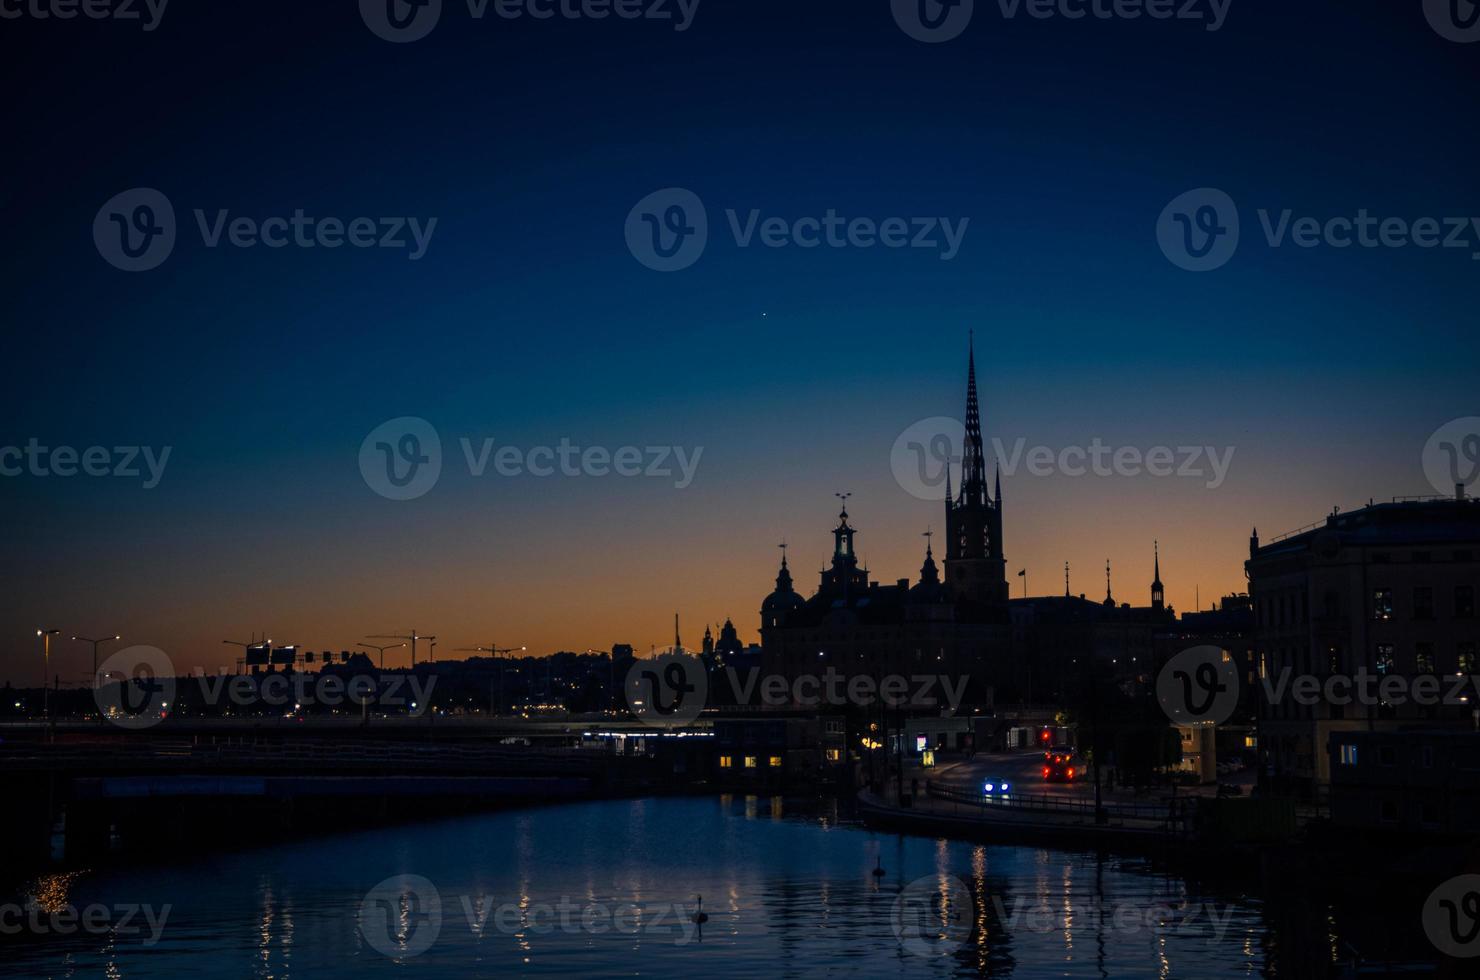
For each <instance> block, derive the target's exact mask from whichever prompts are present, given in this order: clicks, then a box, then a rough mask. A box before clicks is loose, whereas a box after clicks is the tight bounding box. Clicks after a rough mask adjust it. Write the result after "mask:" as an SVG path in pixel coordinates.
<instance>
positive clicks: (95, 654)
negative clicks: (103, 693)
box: [72, 633, 123, 687]
mask: <svg viewBox="0 0 1480 980" xmlns="http://www.w3.org/2000/svg"><path fill="white" fill-rule="evenodd" d="M72 639H74V640H80V641H82V642H83V643H91V644H92V647H93V687H97V686H98V647H99V646H101V645H102V644H104V643H110V642H112V641H113V640H121V639H123V637H121V636H119V635H118V634H116V633H115V634H114V635H113V636H105V637H103V638H101V639H98V640H94V639H93V638H92V637H90V636H74V637H72Z"/></svg>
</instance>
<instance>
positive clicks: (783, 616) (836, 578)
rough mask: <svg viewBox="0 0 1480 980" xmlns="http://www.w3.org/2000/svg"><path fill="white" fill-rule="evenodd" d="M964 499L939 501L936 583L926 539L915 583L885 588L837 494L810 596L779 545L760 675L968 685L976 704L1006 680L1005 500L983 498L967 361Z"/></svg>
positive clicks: (764, 609) (972, 373)
mask: <svg viewBox="0 0 1480 980" xmlns="http://www.w3.org/2000/svg"><path fill="white" fill-rule="evenodd" d="M961 473H962V478H961V488H960V492H959V494H958V495H955V496H953V495H952V493H951V491H950V477H949V472H948V473H947V490H946V500H945V519H946V522H945V523H946V531H945V534H946V539H947V540H946V557H945V569H944V577H942V575H941V569H940V568H939V567H938V566H937V565H936V561H935V553H934V548H933V541H931V535H929V533H927V535H926V546H925V558H924V562H923V564H922V565H921V567H920V578H919V581H918V582H916V583H915V584H913V585H912V584H911V583H910V580H909V579H907V578H901V579H898V580H896V581H895V583H894V584H892V585H882V584H880V583H879V582H877V581H872V580H871V579H870V578H869V573H868V569H866V568H864V567H861V566H860V563H859V560H858V554H857V549H856V546H855V538H856V536H857V534H858V529H857V528H855V527H854V526H853V525H852V524H851V523H850V520H851V519H850V517H849V515H848V510H847V501H846V495H842V496H844V498H845V499H844V506H843V510H842V512H841V513H840V514H839V515H838V524H837V526H836V527H834V528H833V529H832V535H833V553H832V560H831V562H830V563H829V565H828V566H826V567H824V568H823V569H822V571H821V573H820V578H819V582H818V586H817V590H816V591H815V592H814V593H812V595H810V596H805V597H804V596H803V595H802V594H801V593H799V592H797V591H796V589H795V587H794V585H793V582H792V576H791V570H790V568H789V567H788V564H787V558H786V553H785V546H784V545H783V551H782V559H781V568H780V571H779V572H778V573H777V575H776V588H775V589H774V591H772V592H771V594H770V595H769V596H767V597H766V599H765V601H764V602H763V603H762V604H761V653H762V660H763V663H764V667H765V670H766V672H767V673H768V674H779V675H782V676H784V677H786V678H788V679H792V680H794V679H796V678H798V677H801V676H803V675H822V674H825V673H826V672H827V671H829V670H833V671H837V672H838V673H839V674H841V675H843V676H844V677H845V678H852V677H855V676H858V675H867V676H868V677H870V678H873V679H876V680H877V679H878V678H880V677H883V676H886V675H902V676H906V677H908V676H913V675H922V674H930V675H944V676H948V677H950V678H953V679H958V678H959V679H963V680H965V681H966V682H967V685H968V686H967V692H968V694H967V701H968V702H972V703H982V702H984V701H985V700H987V699H988V698H989V695H990V689H991V688H992V687H993V686H994V685H995V684H996V683H999V682H1000V681H1001V680H1002V679H1003V678H1004V677H1005V676H1006V675H1004V674H1003V671H1004V670H1005V668H1006V667H1007V666H1008V660H1009V658H1008V653H1009V649H1010V630H1009V626H1008V612H1007V609H1008V603H1007V588H1008V586H1007V577H1006V568H1007V562H1006V558H1005V557H1004V556H1003V552H1002V489H1001V480H1000V478H999V479H998V480H997V483H996V488H995V490H994V491H992V492H989V491H988V488H987V476H986V458H985V454H984V451H983V448H982V431H981V414H980V407H979V404H978V399H977V389H976V363H975V356H974V354H973V353H970V352H968V355H967V372H966V443H965V446H964V447H963V454H962V461H961Z"/></svg>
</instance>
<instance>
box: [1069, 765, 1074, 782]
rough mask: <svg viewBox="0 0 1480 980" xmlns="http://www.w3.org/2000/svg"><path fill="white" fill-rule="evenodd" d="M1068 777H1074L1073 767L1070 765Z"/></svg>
mask: <svg viewBox="0 0 1480 980" xmlns="http://www.w3.org/2000/svg"><path fill="white" fill-rule="evenodd" d="M1069 778H1070V779H1073V778H1074V768H1073V767H1072V766H1071V767H1070V768H1069Z"/></svg>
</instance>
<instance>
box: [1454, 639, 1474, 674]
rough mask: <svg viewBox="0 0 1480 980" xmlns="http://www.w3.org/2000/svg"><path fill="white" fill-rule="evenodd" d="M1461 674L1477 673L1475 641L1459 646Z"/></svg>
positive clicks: (1458, 658)
mask: <svg viewBox="0 0 1480 980" xmlns="http://www.w3.org/2000/svg"><path fill="white" fill-rule="evenodd" d="M1456 659H1457V660H1458V661H1459V672H1460V673H1461V674H1473V673H1474V672H1475V643H1474V641H1473V640H1470V641H1466V642H1464V643H1461V644H1460V645H1459V656H1458V657H1457V658H1456Z"/></svg>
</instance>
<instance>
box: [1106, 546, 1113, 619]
mask: <svg viewBox="0 0 1480 980" xmlns="http://www.w3.org/2000/svg"><path fill="white" fill-rule="evenodd" d="M1105 605H1106V606H1110V607H1114V605H1115V599H1114V597H1113V596H1111V594H1110V559H1108V558H1106V559H1105Z"/></svg>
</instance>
